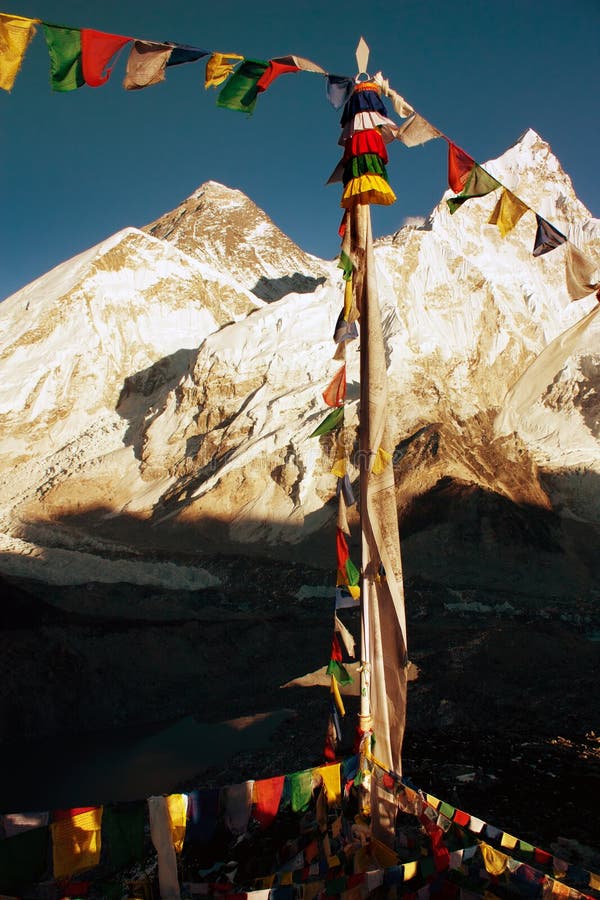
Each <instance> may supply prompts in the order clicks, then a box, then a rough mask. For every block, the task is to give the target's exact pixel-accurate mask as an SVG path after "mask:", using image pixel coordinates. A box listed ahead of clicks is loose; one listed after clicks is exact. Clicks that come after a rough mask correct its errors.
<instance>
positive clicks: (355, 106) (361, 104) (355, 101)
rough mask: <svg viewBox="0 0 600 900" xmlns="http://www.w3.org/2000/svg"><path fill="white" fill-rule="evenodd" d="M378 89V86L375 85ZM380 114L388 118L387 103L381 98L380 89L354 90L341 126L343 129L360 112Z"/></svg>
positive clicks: (345, 109) (345, 108)
mask: <svg viewBox="0 0 600 900" xmlns="http://www.w3.org/2000/svg"><path fill="white" fill-rule="evenodd" d="M373 87H376V85H373ZM368 111H371V112H378V113H381V115H382V116H386V117H387V109H386V108H385V103H384V102H383V100H382V99H381V97H380V96H379V88H377V90H356V89H355V90H354V91H353V93H352V94H351V95H350V97H349V98H348V100H347V101H346V105H345V106H344V111H343V112H342V117H341V119H340V124H341V126H342V128H343V127H344V125H345V124H346V123H347V122H350V121H351V120H352V119H353V118H354V116H355V115H356V113H360V112H368Z"/></svg>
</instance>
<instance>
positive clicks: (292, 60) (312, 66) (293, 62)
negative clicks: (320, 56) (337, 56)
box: [272, 55, 327, 75]
mask: <svg viewBox="0 0 600 900" xmlns="http://www.w3.org/2000/svg"><path fill="white" fill-rule="evenodd" d="M272 61H273V62H277V63H283V65H287V66H296V67H297V68H298V69H300V70H301V71H302V72H316V73H317V75H327V72H326V71H325V69H323V68H322V67H321V66H319V65H318V64H317V63H314V62H313V61H312V60H310V59H305V58H304V57H303V56H293V55H291V56H276V57H274V58H273V60H272Z"/></svg>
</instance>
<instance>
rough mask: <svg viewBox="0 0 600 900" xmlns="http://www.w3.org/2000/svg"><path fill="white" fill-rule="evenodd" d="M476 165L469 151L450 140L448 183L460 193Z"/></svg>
mask: <svg viewBox="0 0 600 900" xmlns="http://www.w3.org/2000/svg"><path fill="white" fill-rule="evenodd" d="M474 165H475V160H474V159H472V158H471V157H470V156H469V154H468V153H465V151H464V150H461V149H460V147H457V146H456V144H453V143H452V142H451V141H448V184H449V185H450V187H451V188H452V190H453V191H454V192H455V193H457V194H460V192H461V191H462V189H463V188H464V186H465V184H466V183H467V179H468V177H469V175H470V174H471V171H472V169H473V166H474Z"/></svg>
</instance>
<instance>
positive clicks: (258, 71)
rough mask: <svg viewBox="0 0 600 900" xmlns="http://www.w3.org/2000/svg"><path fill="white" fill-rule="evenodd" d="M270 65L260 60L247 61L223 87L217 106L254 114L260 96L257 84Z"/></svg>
mask: <svg viewBox="0 0 600 900" xmlns="http://www.w3.org/2000/svg"><path fill="white" fill-rule="evenodd" d="M268 65H269V64H268V63H267V62H262V61H261V60H259V59H245V60H244V62H243V63H242V64H241V66H240V67H239V68H238V69H236V71H235V72H233V74H232V75H230V76H229V78H228V79H227V81H226V82H225V84H224V85H223V87H222V89H221V91H220V92H219V95H218V97H217V106H221V107H223V108H224V109H234V110H238V111H239V112H245V113H252V112H254V107H255V106H256V97H257V95H258V88H257V86H256V84H257V82H258V80H259V78H260V76H261V75H262V74H263V72H264V71H265V70H266V69H267V68H268Z"/></svg>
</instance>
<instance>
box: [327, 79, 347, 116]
mask: <svg viewBox="0 0 600 900" xmlns="http://www.w3.org/2000/svg"><path fill="white" fill-rule="evenodd" d="M353 90H354V79H352V78H347V77H346V76H345V75H328V76H327V99H328V100H329V102H330V103H331V105H332V106H333V108H334V109H341V108H342V106H343V105H344V104H345V103H346V102H347V101H348V99H349V97H350V95H351V94H352V91H353Z"/></svg>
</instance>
